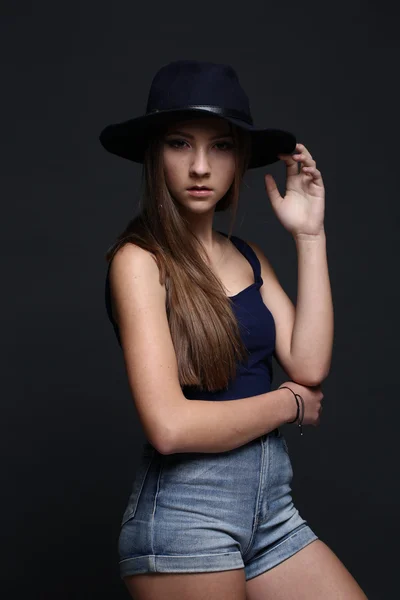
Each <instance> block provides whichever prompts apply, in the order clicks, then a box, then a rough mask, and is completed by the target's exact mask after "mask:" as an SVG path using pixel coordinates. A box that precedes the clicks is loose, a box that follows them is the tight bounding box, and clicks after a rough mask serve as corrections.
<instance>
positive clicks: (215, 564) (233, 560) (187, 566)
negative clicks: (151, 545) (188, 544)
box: [120, 551, 244, 578]
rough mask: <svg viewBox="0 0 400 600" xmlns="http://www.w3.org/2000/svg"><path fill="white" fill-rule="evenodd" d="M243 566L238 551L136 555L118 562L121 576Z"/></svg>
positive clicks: (203, 570)
mask: <svg viewBox="0 0 400 600" xmlns="http://www.w3.org/2000/svg"><path fill="white" fill-rule="evenodd" d="M243 567H244V564H243V559H242V555H241V553H240V552H239V551H236V552H222V553H221V554H193V555H191V554H187V555H183V554H179V555H176V556H166V555H164V556H160V555H157V556H154V554H153V555H148V556H137V557H135V558H127V559H126V560H123V561H121V562H120V574H121V578H123V577H126V576H127V575H136V574H138V573H208V572H210V571H228V570H230V569H242V568H243Z"/></svg>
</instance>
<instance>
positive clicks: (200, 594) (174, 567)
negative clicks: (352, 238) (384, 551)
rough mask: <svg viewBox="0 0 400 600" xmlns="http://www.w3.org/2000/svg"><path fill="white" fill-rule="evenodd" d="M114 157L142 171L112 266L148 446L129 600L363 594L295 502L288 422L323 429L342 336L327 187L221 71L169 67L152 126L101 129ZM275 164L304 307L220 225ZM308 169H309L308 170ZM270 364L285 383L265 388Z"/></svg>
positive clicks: (261, 258) (123, 569) (124, 538)
mask: <svg viewBox="0 0 400 600" xmlns="http://www.w3.org/2000/svg"><path fill="white" fill-rule="evenodd" d="M100 140H101V143H102V144H103V146H104V147H105V148H106V149H107V150H108V151H110V152H112V153H114V154H116V155H118V156H121V157H124V158H127V159H130V160H133V161H135V162H139V163H143V185H144V190H143V199H142V202H141V207H140V211H139V214H138V216H136V217H135V218H134V219H132V221H131V222H130V223H129V224H128V226H127V228H126V229H125V231H124V232H122V234H121V235H120V236H119V237H118V239H117V240H116V242H115V244H114V245H113V246H112V248H110V249H109V251H108V253H107V259H108V261H109V268H108V271H107V278H106V305H107V311H108V315H109V317H110V320H111V322H112V324H113V326H114V330H115V333H116V335H117V339H118V341H119V343H120V345H121V348H122V350H123V356H124V361H125V366H126V371H127V376H128V381H129V385H130V389H131V391H132V396H133V399H134V403H135V407H136V410H137V413H138V416H139V419H140V422H141V424H142V426H143V430H144V433H145V435H146V438H147V439H146V442H145V444H144V446H143V449H142V453H141V456H140V458H139V465H138V468H137V471H136V474H135V477H134V481H133V488H132V493H131V495H130V497H129V500H128V504H127V507H126V510H125V513H124V515H123V518H122V523H121V533H120V537H119V545H118V549H119V554H120V573H121V577H122V578H123V580H124V582H125V584H126V586H127V589H128V590H129V592H130V594H131V596H132V598H135V599H136V600H150V599H151V600H155V599H157V598H160V600H161V599H163V600H170V599H171V600H172V599H174V600H175V599H176V598H178V597H179V598H180V599H182V600H200V599H205V598H207V600H214V599H215V600H245V599H246V598H247V600H272V599H274V600H278V599H279V600H280V599H282V600H292V599H293V600H303V599H304V600H311V599H318V600H322V599H324V600H337V599H338V598H346V599H347V598H348V599H350V598H351V599H354V600H358V599H365V598H366V596H365V594H364V593H363V592H362V590H361V589H360V587H359V586H358V584H357V583H356V581H355V580H354V578H353V577H352V575H351V574H350V573H349V572H348V570H347V569H346V568H345V567H344V565H343V564H342V562H341V561H340V560H339V559H338V558H337V557H336V555H335V554H334V553H333V552H332V551H331V550H330V549H329V548H328V547H327V545H326V544H324V542H322V541H321V540H320V539H318V537H317V535H316V534H315V533H314V532H313V531H312V529H311V528H310V526H309V525H308V523H307V522H306V521H305V520H304V519H303V518H302V517H301V516H300V514H299V512H298V510H297V509H296V507H295V506H294V504H293V501H292V497H291V487H290V486H291V481H292V477H293V470H292V465H291V460H290V456H289V451H288V447H287V444H286V441H285V439H284V436H283V435H282V433H281V431H280V426H281V425H283V424H284V423H296V424H297V425H299V426H300V433H302V431H301V425H302V424H303V425H314V426H316V425H318V423H319V418H320V413H321V410H322V408H321V400H322V398H323V394H322V391H321V387H320V384H321V382H322V381H323V380H324V379H325V378H326V376H327V374H328V372H329V368H330V361H331V352H332V341H333V307H332V298H331V292H330V283H329V275H328V268H327V257H326V238H325V231H324V185H323V181H322V177H321V173H320V171H319V170H318V169H317V167H316V163H315V160H314V159H313V157H312V155H311V154H310V151H309V150H308V149H307V148H306V147H305V146H304V145H303V144H300V143H296V139H295V138H294V136H293V135H292V134H290V133H289V132H286V131H282V130H277V129H256V128H255V127H254V126H253V121H252V118H251V114H250V108H249V103H248V99H247V96H246V94H245V92H244V91H243V89H242V88H241V86H240V83H239V80H238V78H237V75H236V73H235V71H234V70H233V69H232V68H231V67H229V66H226V65H218V64H214V63H207V62H200V61H176V62H173V63H170V64H168V65H166V66H164V67H163V68H162V69H160V71H158V73H157V74H156V76H155V77H154V79H153V82H152V85H151V89H150V94H149V99H148V104H147V111H146V114H145V115H143V116H141V117H138V118H135V119H131V120H129V121H125V122H123V123H119V124H114V125H109V126H108V127H106V128H105V129H104V130H103V131H102V133H101V136H100ZM278 160H282V161H284V162H285V164H286V167H287V185H286V188H287V189H286V194H285V196H284V197H281V195H280V193H279V191H278V189H277V186H276V184H275V182H274V179H273V178H272V177H271V176H270V175H266V176H265V184H266V191H267V194H268V196H269V199H270V201H271V203H272V207H273V210H274V212H275V214H276V216H277V218H278V219H279V221H280V222H281V223H282V225H283V226H284V227H285V228H286V229H287V230H288V231H289V232H290V233H291V234H292V235H293V237H294V239H295V242H296V248H297V252H298V264H299V273H298V297H297V306H296V308H295V307H294V306H293V304H292V302H291V301H290V299H289V298H288V296H287V295H286V293H285V292H284V290H283V289H282V287H281V285H280V283H279V281H278V279H277V277H276V275H275V273H274V270H273V268H272V266H271V264H270V262H269V260H268V259H267V257H266V256H265V254H264V253H263V251H262V249H261V248H260V246H258V245H257V244H255V243H252V242H250V241H245V240H243V239H241V238H239V237H237V236H234V235H231V234H225V233H223V232H221V231H216V230H214V229H213V217H214V213H215V211H219V210H228V209H229V210H231V211H232V215H233V217H232V221H231V229H232V226H233V223H234V217H235V212H236V208H237V204H238V197H239V188H240V184H241V181H242V178H243V175H244V173H245V171H246V169H248V168H255V167H259V166H263V165H267V164H271V163H272V162H275V161H278ZM299 167H300V168H299ZM272 356H274V357H275V359H276V360H277V361H278V362H279V363H280V364H281V365H282V367H283V369H284V370H285V372H286V373H287V375H288V376H289V378H290V381H288V382H285V383H284V384H283V385H282V386H280V387H279V388H278V389H276V390H271V383H272Z"/></svg>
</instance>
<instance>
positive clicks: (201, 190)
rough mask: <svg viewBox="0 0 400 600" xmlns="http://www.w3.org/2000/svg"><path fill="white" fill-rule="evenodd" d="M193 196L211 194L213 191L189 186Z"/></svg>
mask: <svg viewBox="0 0 400 600" xmlns="http://www.w3.org/2000/svg"><path fill="white" fill-rule="evenodd" d="M187 191H188V192H189V194H190V195H191V196H209V195H210V194H212V193H213V191H212V190H205V189H200V190H199V189H195V188H189V189H188V190H187Z"/></svg>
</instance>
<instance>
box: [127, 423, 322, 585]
mask: <svg viewBox="0 0 400 600" xmlns="http://www.w3.org/2000/svg"><path fill="white" fill-rule="evenodd" d="M292 478H293V469H292V464H291V460H290V456H289V451H288V446H287V443H286V440H285V438H284V436H283V434H282V433H281V431H280V429H279V428H277V429H275V430H273V431H271V432H270V433H268V434H265V435H263V436H262V437H259V438H256V439H255V440H252V441H251V442H249V443H248V444H245V445H244V446H241V447H239V448H235V449H233V450H230V451H227V452H222V453H200V452H187V453H177V454H169V455H162V454H160V453H159V452H157V450H155V449H154V448H153V447H152V446H151V445H150V444H149V443H148V442H147V441H146V442H145V444H144V445H143V449H142V453H141V456H140V459H139V465H138V468H137V470H136V473H135V477H134V481H133V487H132V493H131V495H130V497H129V500H128V504H127V507H126V510H125V512H124V515H123V518H122V523H121V531H120V536H119V540H118V552H119V557H120V563H119V564H120V575H121V578H123V577H126V576H127V575H134V574H138V573H198V572H209V571H225V570H228V569H239V568H244V569H245V577H246V580H249V579H251V578H252V577H256V576H257V575H259V574H261V573H263V572H264V571H268V569H271V568H272V567H274V566H276V565H278V564H279V563H281V562H282V561H284V560H286V559H287V558H289V557H290V556H292V555H293V554H295V553H296V552H298V551H299V550H301V549H302V548H304V547H305V546H307V544H309V543H311V542H313V541H314V540H316V539H318V537H317V535H316V534H315V533H314V532H313V531H312V530H311V529H310V527H309V526H308V524H307V522H306V521H305V520H304V519H303V518H302V517H301V516H300V514H299V511H298V510H297V509H296V508H295V506H294V504H293V501H292V496H291V485H290V484H291V481H292Z"/></svg>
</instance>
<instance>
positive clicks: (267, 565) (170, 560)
mask: <svg viewBox="0 0 400 600" xmlns="http://www.w3.org/2000/svg"><path fill="white" fill-rule="evenodd" d="M317 539H318V536H317V535H315V533H314V532H313V531H312V530H311V528H310V527H309V526H308V525H303V526H302V527H301V528H300V529H298V530H297V531H295V532H294V533H292V534H291V535H289V536H288V537H287V538H286V539H284V540H283V541H281V542H279V543H277V544H276V545H275V546H274V547H273V548H270V549H269V550H267V551H266V552H264V553H263V554H262V555H261V556H259V557H258V558H257V559H256V560H253V561H252V563H251V564H249V565H246V566H245V565H244V562H243V558H242V554H241V553H240V552H239V551H237V552H222V553H220V554H194V555H190V554H188V555H182V554H181V555H175V556H166V555H164V556H160V555H157V556H154V554H152V555H148V556H136V557H134V558H127V559H126V560H122V561H121V562H120V575H121V579H123V578H124V577H127V576H129V575H138V574H140V573H209V572H213V571H228V570H231V569H243V568H244V569H245V577H246V581H248V580H249V579H252V578H253V577H257V575H261V573H264V572H265V571H269V569H272V568H273V567H275V566H277V565H278V564H279V563H281V562H283V561H284V560H286V559H288V558H290V557H291V556H293V555H294V554H296V552H298V551H299V550H302V549H303V548H305V547H306V546H307V545H308V544H310V543H311V542H314V541H315V540H317Z"/></svg>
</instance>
